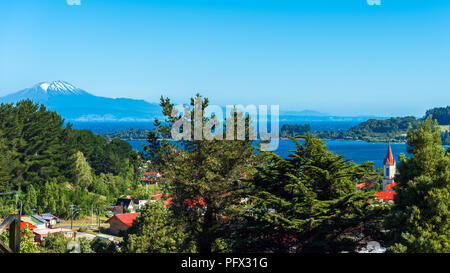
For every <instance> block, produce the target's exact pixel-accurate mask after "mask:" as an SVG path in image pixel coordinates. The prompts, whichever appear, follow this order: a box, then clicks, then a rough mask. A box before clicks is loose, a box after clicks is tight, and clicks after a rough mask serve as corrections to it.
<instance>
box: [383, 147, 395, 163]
mask: <svg viewBox="0 0 450 273" xmlns="http://www.w3.org/2000/svg"><path fill="white" fill-rule="evenodd" d="M383 164H384V165H389V166H394V165H395V159H394V156H393V155H392V149H391V144H389V147H388V151H387V154H386V158H385V159H384V161H383Z"/></svg>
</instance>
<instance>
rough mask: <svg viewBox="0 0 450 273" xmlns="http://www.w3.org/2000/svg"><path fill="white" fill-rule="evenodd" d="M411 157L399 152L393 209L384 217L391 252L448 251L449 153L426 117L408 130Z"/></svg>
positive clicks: (449, 240) (449, 250)
mask: <svg viewBox="0 0 450 273" xmlns="http://www.w3.org/2000/svg"><path fill="white" fill-rule="evenodd" d="M407 151H408V153H410V154H412V156H411V157H410V158H406V157H405V156H404V155H401V156H400V163H399V164H398V175H397V176H396V181H397V187H396V192H397V195H396V196H395V199H394V202H395V205H394V207H393V209H392V213H391V214H390V215H389V216H388V217H387V219H386V228H387V229H388V230H389V231H390V236H391V239H392V246H391V248H390V250H391V251H393V252H409V253H418V252H421V253H428V252H450V226H449V223H450V217H449V216H450V208H449V206H450V155H449V153H448V152H447V153H446V152H445V149H444V148H443V147H442V145H441V139H440V132H439V126H438V124H437V122H434V123H433V121H432V119H431V117H428V118H427V119H426V120H425V121H424V122H422V123H421V124H420V125H419V128H418V129H417V130H413V129H412V128H411V129H410V130H409V132H408V148H407Z"/></svg>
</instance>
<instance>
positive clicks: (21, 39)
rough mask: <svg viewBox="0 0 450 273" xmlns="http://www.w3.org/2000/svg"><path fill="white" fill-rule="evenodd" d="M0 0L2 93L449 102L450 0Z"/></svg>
mask: <svg viewBox="0 0 450 273" xmlns="http://www.w3.org/2000/svg"><path fill="white" fill-rule="evenodd" d="M381 3H382V5H381V6H369V5H368V4H367V2H366V0H342V1H337V0H305V1H301V0H296V1H287V0H276V1H268V0H267V1H266V0H257V1H256V0H241V1H236V0H203V1H201V0H197V1H194V0H192V1H189V0H165V1H144V0H141V1H139V0H128V1H125V0H121V1H119V0H109V1H106V0H81V5H80V6H69V5H68V4H67V3H66V0H14V1H0V18H1V20H0V96H3V95H6V94H8V93H11V92H16V91H18V90H21V89H24V88H26V87H30V86H32V85H34V84H35V83H37V82H41V81H48V80H65V81H68V82H70V83H72V84H74V85H76V86H78V87H80V88H83V89H85V90H86V91H88V92H91V93H93V94H95V95H99V96H107V97H131V98H140V99H146V100H148V101H151V102H156V101H158V99H159V97H160V96H161V94H164V95H165V96H169V97H171V98H173V99H174V100H175V101H176V102H178V103H182V102H186V101H187V98H189V97H191V96H192V95H193V94H195V93H197V92H200V93H201V94H203V95H206V96H208V97H209V98H210V99H211V102H212V103H214V104H220V105H226V104H244V105H247V104H279V105H280V110H281V111H283V110H304V109H312V110H317V111H321V112H327V113H331V114H336V115H360V114H370V115H378V116H388V115H389V116H390V115H422V114H423V113H424V112H425V110H426V109H428V108H431V107H434V106H446V105H448V104H449V102H450V92H449V89H450V88H449V87H450V1H447V0H433V1H426V0H422V1H418V0H410V1H407V0H381Z"/></svg>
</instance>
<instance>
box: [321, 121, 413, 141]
mask: <svg viewBox="0 0 450 273" xmlns="http://www.w3.org/2000/svg"><path fill="white" fill-rule="evenodd" d="M418 122H419V121H418V120H417V119H416V118H415V117H403V118H390V119H386V120H377V119H369V120H367V121H365V122H362V123H360V124H358V125H356V126H354V127H352V128H350V129H349V130H347V131H338V132H335V131H322V132H317V133H316V134H317V136H318V137H320V138H324V139H349V140H364V141H392V142H405V141H406V132H407V131H408V128H409V126H410V125H411V126H412V127H413V128H417V124H418Z"/></svg>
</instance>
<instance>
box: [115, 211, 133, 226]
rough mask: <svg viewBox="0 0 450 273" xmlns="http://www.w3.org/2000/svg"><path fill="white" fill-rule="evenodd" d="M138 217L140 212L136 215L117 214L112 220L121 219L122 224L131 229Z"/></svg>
mask: <svg viewBox="0 0 450 273" xmlns="http://www.w3.org/2000/svg"><path fill="white" fill-rule="evenodd" d="M138 215H139V212H136V213H125V214H116V215H114V216H113V217H112V218H114V217H116V218H117V219H119V221H120V222H122V223H124V224H125V225H127V226H129V227H131V226H132V225H133V221H134V219H136V217H137V216H138ZM112 218H111V219H112ZM108 221H109V220H108Z"/></svg>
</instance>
